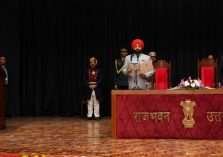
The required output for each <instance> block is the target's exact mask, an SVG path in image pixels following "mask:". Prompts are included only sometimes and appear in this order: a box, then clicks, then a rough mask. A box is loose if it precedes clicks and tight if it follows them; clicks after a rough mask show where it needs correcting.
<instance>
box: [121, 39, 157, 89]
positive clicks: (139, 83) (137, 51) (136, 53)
mask: <svg viewBox="0 0 223 157" xmlns="http://www.w3.org/2000/svg"><path fill="white" fill-rule="evenodd" d="M131 48H132V50H133V53H132V54H131V55H128V56H126V59H125V63H124V65H123V69H122V72H123V73H124V74H126V75H128V76H129V77H128V82H129V89H146V83H147V80H148V78H150V77H151V76H152V75H153V74H154V70H152V71H149V72H147V73H139V74H138V73H137V71H138V70H139V69H137V68H136V69H133V68H131V67H130V66H129V65H130V64H132V65H140V64H142V63H143V62H145V61H148V60H150V57H149V56H148V55H145V54H143V53H142V50H143V49H144V42H143V41H142V40H141V39H135V40H133V41H132V44H131ZM132 73H135V75H132Z"/></svg>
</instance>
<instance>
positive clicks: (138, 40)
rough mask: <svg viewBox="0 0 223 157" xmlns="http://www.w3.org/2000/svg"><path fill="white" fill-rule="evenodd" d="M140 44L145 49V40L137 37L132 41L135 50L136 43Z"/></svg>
mask: <svg viewBox="0 0 223 157" xmlns="http://www.w3.org/2000/svg"><path fill="white" fill-rule="evenodd" d="M137 44H139V46H140V47H141V48H142V49H143V48H144V42H143V41H142V40H141V39H135V40H133V41H132V44H131V47H132V49H133V50H134V49H135V47H136V45H137Z"/></svg>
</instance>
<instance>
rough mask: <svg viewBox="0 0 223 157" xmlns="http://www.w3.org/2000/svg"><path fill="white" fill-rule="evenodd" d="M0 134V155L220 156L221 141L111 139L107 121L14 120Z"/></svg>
mask: <svg viewBox="0 0 223 157" xmlns="http://www.w3.org/2000/svg"><path fill="white" fill-rule="evenodd" d="M6 125H7V128H6V129H5V130H1V131H0V154H1V155H2V154H15V153H17V154H20V155H21V154H29V155H31V156H33V155H35V154H39V155H40V154H45V155H46V156H47V157H49V156H54V157H56V156H58V157H59V156H64V155H68V156H78V157H80V156H86V157H100V156H104V157H111V156H112V157H131V156H134V157H144V156H152V157H161V156H163V157H164V156H165V157H168V156H171V157H174V156H175V157H183V156H200V157H206V156H218V157H219V156H223V140H183V139H182V140H179V139H112V138H111V118H110V117H106V118H102V119H101V120H100V121H95V120H90V121H85V120H84V119H82V118H79V117H15V118H9V119H7V120H6Z"/></svg>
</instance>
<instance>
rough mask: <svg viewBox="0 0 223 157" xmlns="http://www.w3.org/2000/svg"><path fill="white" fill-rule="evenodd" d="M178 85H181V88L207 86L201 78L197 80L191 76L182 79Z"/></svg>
mask: <svg viewBox="0 0 223 157" xmlns="http://www.w3.org/2000/svg"><path fill="white" fill-rule="evenodd" d="M177 87H179V88H186V89H201V88H205V87H204V84H203V83H202V81H201V80H200V79H199V78H198V79H197V80H196V79H191V77H190V76H189V77H188V79H186V80H184V79H181V82H180V84H179V85H178V86H177Z"/></svg>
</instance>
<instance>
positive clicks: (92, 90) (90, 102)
mask: <svg viewBox="0 0 223 157" xmlns="http://www.w3.org/2000/svg"><path fill="white" fill-rule="evenodd" d="M101 83H102V73H101V70H100V69H99V68H98V67H97V59H96V58H95V57H92V58H90V60H89V68H88V69H87V70H86V71H85V73H84V84H85V90H84V92H85V93H84V97H85V100H87V108H88V112H87V120H90V119H92V118H93V117H95V119H96V120H100V102H101V99H102V89H101Z"/></svg>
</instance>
